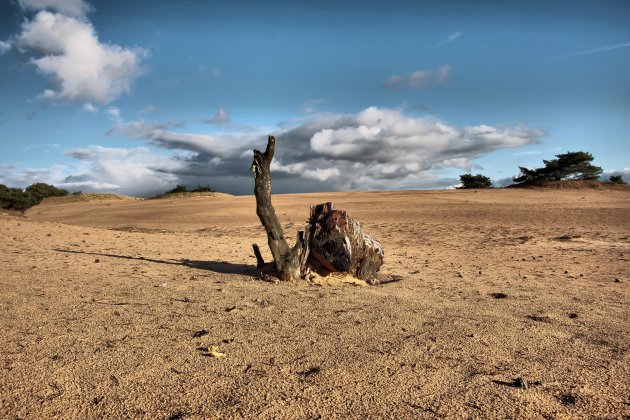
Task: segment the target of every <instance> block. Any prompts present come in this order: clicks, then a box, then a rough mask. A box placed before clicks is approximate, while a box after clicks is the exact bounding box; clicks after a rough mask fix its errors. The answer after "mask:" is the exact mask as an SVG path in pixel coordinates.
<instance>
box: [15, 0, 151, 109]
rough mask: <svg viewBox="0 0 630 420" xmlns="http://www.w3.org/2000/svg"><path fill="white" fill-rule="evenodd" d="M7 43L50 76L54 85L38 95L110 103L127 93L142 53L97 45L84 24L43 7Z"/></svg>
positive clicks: (92, 31)
mask: <svg viewBox="0 0 630 420" xmlns="http://www.w3.org/2000/svg"><path fill="white" fill-rule="evenodd" d="M29 1H30V0H29ZM42 3H45V2H43V1H42ZM59 3H63V2H59ZM13 43H14V45H15V46H16V47H17V49H18V50H19V51H21V52H23V53H29V54H31V55H32V58H31V59H30V63H31V64H32V65H34V66H35V67H36V68H37V69H38V71H39V72H40V73H42V74H43V75H46V76H49V77H50V78H51V80H52V81H53V83H54V84H55V88H54V89H46V90H45V91H44V92H43V93H42V94H41V97H42V98H43V99H45V100H49V101H53V102H74V101H76V102H89V103H94V104H107V103H109V102H112V101H113V100H115V99H116V98H118V97H119V96H121V95H122V94H124V93H128V92H129V91H130V89H131V85H132V83H133V81H134V80H135V79H136V78H137V77H139V76H140V75H141V74H142V73H143V71H144V70H143V67H142V61H143V60H144V59H145V58H146V57H147V55H148V53H147V51H145V50H143V49H141V48H133V49H129V48H123V47H120V46H118V45H115V44H106V43H102V42H100V41H99V39H98V36H97V35H96V31H95V29H94V27H93V26H92V24H91V23H90V22H88V21H85V20H82V19H78V18H76V17H72V16H66V15H64V14H61V13H52V12H49V11H40V12H38V13H37V14H36V15H35V16H34V17H33V19H32V20H25V21H24V22H23V23H22V32H21V33H20V34H19V35H17V36H16V37H15V39H14V42H13Z"/></svg>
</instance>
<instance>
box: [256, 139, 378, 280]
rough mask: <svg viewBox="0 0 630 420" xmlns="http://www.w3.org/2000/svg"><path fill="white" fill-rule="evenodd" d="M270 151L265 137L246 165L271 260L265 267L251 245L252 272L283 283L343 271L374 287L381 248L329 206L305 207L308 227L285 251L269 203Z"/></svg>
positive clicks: (271, 146)
mask: <svg viewBox="0 0 630 420" xmlns="http://www.w3.org/2000/svg"><path fill="white" fill-rule="evenodd" d="M275 146H276V140H275V138H274V137H273V136H269V139H268V141H267V148H266V150H265V151H264V152H261V151H259V150H254V161H253V163H252V172H253V173H254V194H255V196H256V214H258V217H259V219H260V222H261V223H262V225H263V227H264V228H265V232H266V233H267V243H268V244H269V249H270V250H271V255H272V256H273V259H274V261H273V263H271V264H265V261H264V259H263V257H262V255H261V253H260V249H259V247H258V245H256V244H253V248H254V254H255V256H256V260H257V265H258V268H259V269H261V270H263V271H265V272H267V273H269V274H271V275H275V276H277V277H278V278H279V279H280V280H286V281H295V280H300V279H305V278H306V277H307V276H308V275H309V274H310V273H311V271H314V272H317V273H319V274H322V275H326V274H328V273H330V272H345V273H349V274H351V275H353V276H355V277H356V278H358V279H361V280H365V281H366V282H368V283H370V284H377V283H378V282H379V280H378V271H379V269H380V268H381V265H382V264H383V257H384V253H383V248H382V246H381V244H380V243H379V242H378V241H377V240H375V239H373V238H371V237H370V236H368V235H366V234H365V233H364V232H363V230H362V228H361V225H360V224H359V222H358V221H356V220H355V219H353V218H352V217H350V216H349V215H348V214H347V213H346V212H345V211H342V210H335V209H334V208H333V204H332V203H324V204H319V205H316V206H311V213H310V217H309V221H308V225H307V226H306V228H305V230H304V231H300V232H298V234H297V240H296V242H295V245H293V247H290V246H289V244H288V243H287V240H286V238H285V236H284V232H283V230H282V225H281V224H280V221H279V220H278V216H277V215H276V211H275V210H274V208H273V205H272V204H271V170H270V166H271V161H272V159H273V154H274V151H275Z"/></svg>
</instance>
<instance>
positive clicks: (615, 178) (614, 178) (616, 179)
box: [608, 175, 627, 185]
mask: <svg viewBox="0 0 630 420" xmlns="http://www.w3.org/2000/svg"><path fill="white" fill-rule="evenodd" d="M608 182H610V183H611V184H620V185H625V184H627V182H626V181H624V180H623V177H622V176H621V175H611V176H610V178H608Z"/></svg>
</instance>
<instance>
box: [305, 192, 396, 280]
mask: <svg viewBox="0 0 630 420" xmlns="http://www.w3.org/2000/svg"><path fill="white" fill-rule="evenodd" d="M309 228H310V235H309V236H310V247H311V253H310V256H311V260H312V262H311V264H312V265H313V266H315V265H316V263H318V264H320V265H321V266H322V267H323V268H324V269H325V270H327V271H334V272H346V273H350V274H352V275H353V276H354V277H356V278H358V279H361V280H365V281H366V282H368V283H370V284H376V283H378V277H377V275H378V271H379V270H380V268H381V265H382V264H383V257H384V253H383V247H382V246H381V244H380V243H379V242H378V241H377V240H375V239H373V238H371V237H370V236H368V235H366V234H365V233H364V232H363V229H361V225H360V224H359V222H358V221H357V220H356V219H353V218H352V217H350V216H348V213H346V212H345V211H343V210H335V209H334V208H333V203H324V204H319V205H317V206H312V207H311V218H310V220H309Z"/></svg>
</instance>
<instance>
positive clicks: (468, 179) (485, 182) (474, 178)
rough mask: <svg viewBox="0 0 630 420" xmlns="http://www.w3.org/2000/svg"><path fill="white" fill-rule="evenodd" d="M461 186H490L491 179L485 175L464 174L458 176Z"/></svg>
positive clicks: (463, 187)
mask: <svg viewBox="0 0 630 420" xmlns="http://www.w3.org/2000/svg"><path fill="white" fill-rule="evenodd" d="M459 179H460V181H461V182H462V186H461V187H459V188H462V189H469V188H492V180H491V179H490V178H488V177H487V176H485V175H481V174H477V175H473V174H464V175H460V176H459Z"/></svg>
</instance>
